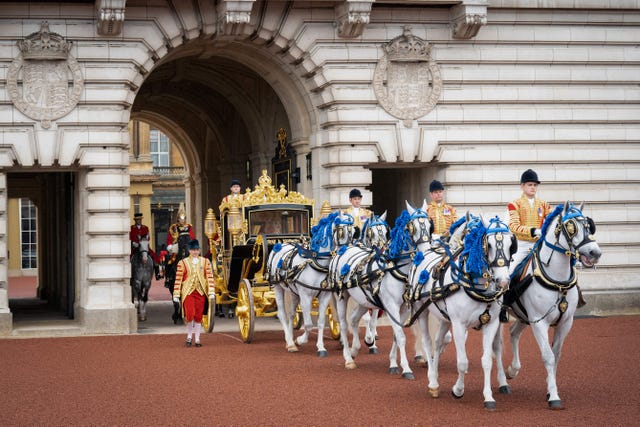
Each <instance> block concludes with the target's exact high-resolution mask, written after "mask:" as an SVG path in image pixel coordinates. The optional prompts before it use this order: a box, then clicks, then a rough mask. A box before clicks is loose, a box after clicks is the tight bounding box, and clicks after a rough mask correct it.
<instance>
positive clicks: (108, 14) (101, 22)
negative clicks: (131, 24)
mask: <svg viewBox="0 0 640 427" xmlns="http://www.w3.org/2000/svg"><path fill="white" fill-rule="evenodd" d="M126 3H127V0H96V21H97V24H98V34H100V35H101V36H117V35H119V34H120V32H121V31H122V25H123V24H124V11H125V4H126Z"/></svg>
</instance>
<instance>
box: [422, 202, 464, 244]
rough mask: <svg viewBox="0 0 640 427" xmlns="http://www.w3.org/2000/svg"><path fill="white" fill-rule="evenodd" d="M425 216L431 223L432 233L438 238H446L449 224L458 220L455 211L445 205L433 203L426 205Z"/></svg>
mask: <svg viewBox="0 0 640 427" xmlns="http://www.w3.org/2000/svg"><path fill="white" fill-rule="evenodd" d="M427 216H428V217H429V218H430V219H431V221H433V233H434V234H439V235H440V236H442V237H444V236H448V235H449V228H451V224H453V223H454V222H456V221H457V220H458V215H457V214H456V209H455V208H454V207H452V206H451V205H448V204H446V203H440V204H438V203H436V202H434V201H432V202H430V203H429V204H428V205H427Z"/></svg>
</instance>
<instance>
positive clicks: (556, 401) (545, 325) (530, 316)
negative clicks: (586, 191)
mask: <svg viewBox="0 0 640 427" xmlns="http://www.w3.org/2000/svg"><path fill="white" fill-rule="evenodd" d="M582 208H583V205H582V204H581V205H580V206H578V207H577V206H574V205H572V204H570V203H569V202H566V203H565V204H564V205H558V206H557V207H556V208H555V210H554V211H553V212H552V213H550V214H549V215H547V218H546V219H545V221H544V224H543V225H542V228H541V230H540V231H541V232H540V234H541V238H540V239H539V240H538V241H537V242H536V243H535V244H534V246H533V248H532V250H531V252H530V253H529V255H528V256H527V257H526V258H525V259H524V260H523V261H522V262H521V263H520V264H519V265H518V266H517V267H516V268H515V270H514V271H513V273H512V278H511V286H510V288H509V292H508V293H507V294H506V295H505V304H506V305H508V306H509V309H510V312H511V313H512V314H513V315H515V317H516V319H517V320H516V322H515V323H514V324H513V325H512V326H511V330H510V335H511V347H512V350H513V360H512V362H511V365H510V366H509V368H508V369H507V374H508V377H509V378H514V377H515V376H516V375H517V374H518V372H519V371H520V354H519V348H518V346H519V342H520V336H521V334H522V331H523V330H524V329H525V328H526V327H527V325H531V328H532V330H533V335H534V337H535V339H536V342H537V343H538V347H540V353H541V355H542V362H543V364H544V367H545V369H546V370H547V402H548V405H549V407H550V408H551V409H564V404H563V403H562V400H561V399H560V396H559V394H558V387H557V384H556V373H557V371H558V361H559V360H560V354H561V351H562V344H563V343H564V340H565V338H566V337H567V335H568V334H569V331H570V330H571V326H572V325H573V315H574V313H575V310H576V307H577V305H578V289H577V287H576V286H577V282H578V278H577V273H576V262H577V261H578V260H579V261H580V262H581V263H582V265H583V266H585V267H593V266H594V265H595V264H597V263H598V261H599V260H600V256H601V255H602V251H601V250H600V247H599V246H598V243H597V242H596V240H595V238H594V234H595V231H596V226H595V223H594V222H593V220H592V219H591V218H589V217H588V216H586V215H584V214H583V213H582ZM551 327H553V328H555V332H554V334H553V342H552V344H551V345H549V328H551Z"/></svg>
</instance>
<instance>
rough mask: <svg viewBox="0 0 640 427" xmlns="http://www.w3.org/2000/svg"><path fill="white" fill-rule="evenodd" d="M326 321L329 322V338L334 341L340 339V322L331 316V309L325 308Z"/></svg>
mask: <svg viewBox="0 0 640 427" xmlns="http://www.w3.org/2000/svg"><path fill="white" fill-rule="evenodd" d="M327 319H328V320H329V329H330V330H331V338H333V339H334V340H339V339H340V322H338V319H336V318H335V317H334V316H333V311H331V307H327Z"/></svg>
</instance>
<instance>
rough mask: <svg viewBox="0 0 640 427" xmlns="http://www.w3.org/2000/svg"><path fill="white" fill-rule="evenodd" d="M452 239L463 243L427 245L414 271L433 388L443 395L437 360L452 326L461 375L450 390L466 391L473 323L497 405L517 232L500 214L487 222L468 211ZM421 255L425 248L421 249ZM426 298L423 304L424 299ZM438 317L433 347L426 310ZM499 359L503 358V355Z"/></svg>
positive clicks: (487, 386)
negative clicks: (505, 302)
mask: <svg viewBox="0 0 640 427" xmlns="http://www.w3.org/2000/svg"><path fill="white" fill-rule="evenodd" d="M452 240H453V241H463V242H464V243H463V245H462V246H459V247H456V246H449V244H444V245H443V249H444V254H442V253H441V252H440V251H438V252H436V251H428V252H427V253H426V254H425V255H424V257H421V256H416V257H415V258H414V266H415V268H413V269H412V271H411V274H410V284H411V289H412V293H413V295H412V298H413V299H414V300H418V301H419V302H416V303H415V304H414V309H416V313H415V314H414V317H418V320H419V325H420V330H421V332H422V341H423V345H424V349H423V350H424V354H425V356H426V359H427V365H428V371H427V375H428V379H429V385H428V387H429V393H430V394H431V396H432V397H434V398H435V397H438V396H439V384H438V364H439V359H440V354H441V353H442V351H443V350H444V345H445V335H446V333H447V331H448V330H449V327H450V326H451V327H452V329H453V341H454V343H455V346H456V358H457V368H458V379H457V381H456V383H455V384H454V386H453V388H452V390H451V393H452V395H453V396H454V397H455V398H461V397H462V396H463V395H464V376H465V373H466V372H467V369H468V367H469V361H468V358H467V354H466V349H465V342H466V338H467V330H468V329H469V328H474V329H479V330H481V331H482V348H483V353H482V369H483V372H484V387H483V395H484V406H485V408H487V409H489V410H494V409H495V408H496V403H495V400H494V399H493V394H492V392H491V366H492V363H493V360H492V356H493V354H494V353H495V354H496V357H498V358H499V357H500V353H499V347H498V344H499V339H498V338H497V332H498V330H499V327H500V321H499V313H500V304H501V299H502V295H503V294H504V292H505V291H506V289H507V287H508V285H509V261H510V259H511V256H512V255H513V253H514V252H515V249H516V248H517V241H516V239H515V237H514V236H513V235H512V234H511V233H510V232H509V228H508V227H507V225H505V224H504V223H503V222H501V221H500V219H499V218H498V217H495V218H493V219H491V221H490V222H489V224H488V225H487V226H485V224H484V222H483V220H482V219H481V218H478V217H471V216H470V215H469V214H468V213H467V215H466V218H465V221H464V226H462V224H461V225H460V226H459V227H457V228H456V230H455V231H454V232H453V233H452ZM418 255H420V254H418ZM420 304H421V305H420ZM425 308H426V309H427V310H428V311H429V312H431V314H432V315H434V316H435V318H437V319H438V320H439V327H438V332H437V333H436V338H435V351H432V349H431V338H430V336H429V331H428V324H427V323H428V322H427V316H428V313H427V310H425ZM498 361H500V360H499V359H498ZM497 366H498V382H499V384H500V387H501V389H500V391H501V392H507V391H508V390H507V389H505V388H503V387H505V386H507V381H506V376H505V373H504V370H503V369H502V366H501V363H499V364H497Z"/></svg>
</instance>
